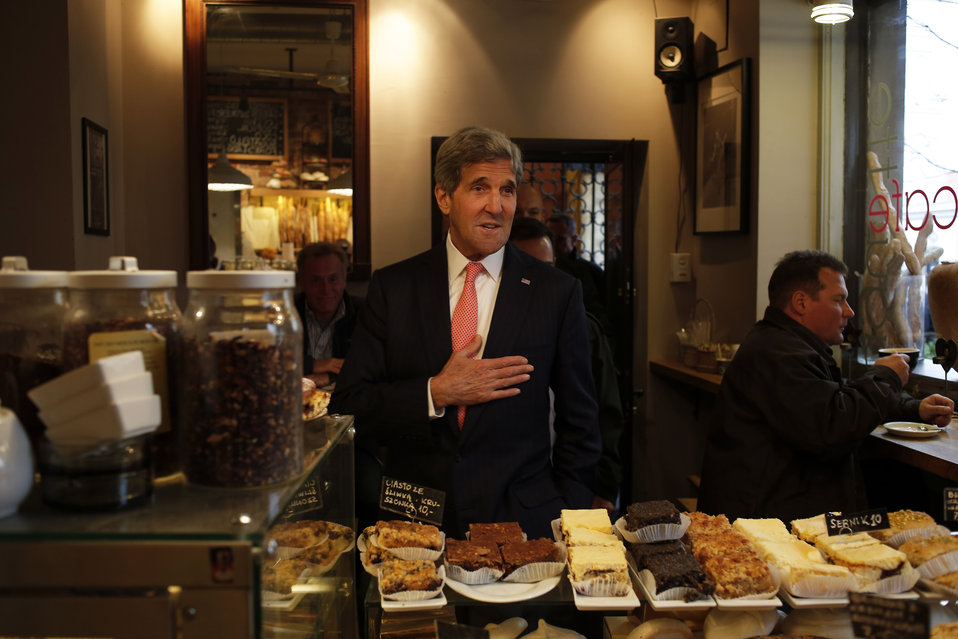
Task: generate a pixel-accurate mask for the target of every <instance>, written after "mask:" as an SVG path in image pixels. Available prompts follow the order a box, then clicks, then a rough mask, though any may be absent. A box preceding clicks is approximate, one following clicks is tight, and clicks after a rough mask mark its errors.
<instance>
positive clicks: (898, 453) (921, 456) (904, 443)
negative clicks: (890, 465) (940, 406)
mask: <svg viewBox="0 0 958 639" xmlns="http://www.w3.org/2000/svg"><path fill="white" fill-rule="evenodd" d="M868 445H869V446H870V447H871V448H872V449H873V450H875V451H876V452H878V453H879V454H881V455H884V456H886V457H889V458H891V459H895V460H897V461H900V462H902V463H903V464H908V465H909V466H914V467H915V468H918V469H921V470H924V471H927V472H929V473H932V474H934V475H938V476H939V477H943V478H945V479H948V480H950V481H954V482H958V421H956V420H952V421H951V425H950V426H949V427H948V428H947V429H945V430H944V431H942V432H941V434H939V435H936V436H934V437H929V438H927V439H909V438H907V437H900V436H898V435H889V434H888V431H886V430H885V429H884V428H882V427H881V426H879V427H878V428H876V429H875V430H873V431H872V433H871V436H870V438H869V440H868Z"/></svg>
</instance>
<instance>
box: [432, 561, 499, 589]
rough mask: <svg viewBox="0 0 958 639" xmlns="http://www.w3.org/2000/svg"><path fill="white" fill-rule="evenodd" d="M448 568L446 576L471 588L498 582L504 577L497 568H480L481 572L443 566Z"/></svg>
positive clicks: (447, 565) (448, 565) (460, 567)
mask: <svg viewBox="0 0 958 639" xmlns="http://www.w3.org/2000/svg"><path fill="white" fill-rule="evenodd" d="M443 565H444V566H445V568H446V575H448V576H449V578H450V579H453V580H455V581H458V582H459V583H463V584H467V585H469V586H479V585H481V584H490V583H492V582H494V581H498V580H499V578H500V577H502V571H501V570H496V569H495V568H480V569H479V570H466V569H465V568H463V567H462V566H453V565H451V564H448V563H445V564H443Z"/></svg>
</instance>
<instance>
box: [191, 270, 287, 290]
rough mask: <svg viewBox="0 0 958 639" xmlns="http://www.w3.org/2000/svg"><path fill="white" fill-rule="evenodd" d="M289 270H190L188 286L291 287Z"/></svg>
mask: <svg viewBox="0 0 958 639" xmlns="http://www.w3.org/2000/svg"><path fill="white" fill-rule="evenodd" d="M295 285H296V277H295V275H294V274H293V273H292V272H291V271H190V272H189V273H187V274H186V286H187V287H188V288H293V287H294V286H295Z"/></svg>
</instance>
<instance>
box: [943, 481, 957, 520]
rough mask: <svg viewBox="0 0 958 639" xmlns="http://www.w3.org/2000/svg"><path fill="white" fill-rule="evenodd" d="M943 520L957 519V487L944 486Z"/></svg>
mask: <svg viewBox="0 0 958 639" xmlns="http://www.w3.org/2000/svg"><path fill="white" fill-rule="evenodd" d="M944 497H945V513H944V514H945V517H944V519H945V521H958V488H945V490H944Z"/></svg>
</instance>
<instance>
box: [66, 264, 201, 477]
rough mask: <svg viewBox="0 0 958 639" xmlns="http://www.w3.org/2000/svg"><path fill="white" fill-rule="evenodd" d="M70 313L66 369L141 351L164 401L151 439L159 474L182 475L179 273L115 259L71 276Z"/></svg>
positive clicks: (67, 324)
mask: <svg viewBox="0 0 958 639" xmlns="http://www.w3.org/2000/svg"><path fill="white" fill-rule="evenodd" d="M68 281H69V286H70V293H69V305H70V309H69V311H68V313H67V315H66V319H65V321H64V329H63V364H64V368H65V370H72V369H74V368H77V367H80V366H83V365H85V364H88V363H90V362H95V361H97V360H99V359H101V358H103V357H107V356H109V355H116V354H118V353H125V352H127V351H133V350H138V351H141V352H142V353H143V359H144V363H145V365H146V369H147V370H148V371H150V372H151V373H152V374H153V390H154V392H155V393H156V394H157V395H159V396H160V398H161V406H162V422H161V423H160V426H159V427H158V428H157V430H156V432H155V433H154V436H153V438H152V441H153V464H154V470H155V471H156V473H157V474H158V475H168V474H171V473H174V472H177V471H179V469H180V464H179V457H178V451H179V444H178V441H177V432H178V423H177V422H178V418H179V411H178V410H177V397H176V393H174V392H171V391H172V389H175V388H176V386H175V383H176V379H177V377H178V366H179V349H180V330H181V326H180V325H181V323H182V319H183V317H182V314H181V312H180V309H179V307H178V306H177V304H176V297H175V290H176V271H160V270H142V271H141V270H139V267H138V264H137V260H136V258H135V257H111V258H110V262H109V268H108V269H106V270H94V271H73V272H71V273H70V274H69V276H68Z"/></svg>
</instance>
